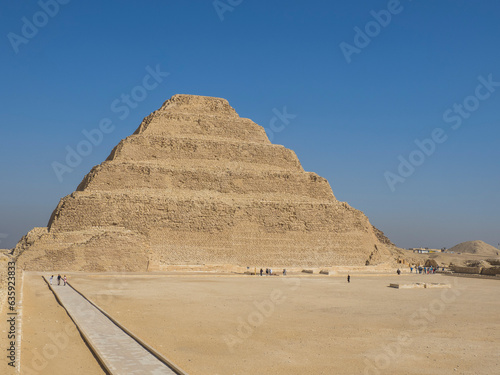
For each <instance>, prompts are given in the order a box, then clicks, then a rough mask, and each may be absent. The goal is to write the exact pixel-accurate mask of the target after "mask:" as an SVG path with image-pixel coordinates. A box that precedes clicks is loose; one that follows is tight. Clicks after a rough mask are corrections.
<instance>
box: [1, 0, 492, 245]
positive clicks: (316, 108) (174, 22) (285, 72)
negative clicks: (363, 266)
mask: <svg viewBox="0 0 500 375" xmlns="http://www.w3.org/2000/svg"><path fill="white" fill-rule="evenodd" d="M43 1H45V0H42V2H43ZM60 1H61V2H63V3H64V2H67V4H60V5H59V9H56V8H55V7H54V6H53V1H50V0H47V3H52V7H48V8H47V7H46V9H48V10H46V11H44V10H42V8H41V6H40V5H39V4H37V2H36V1H22V2H21V1H8V2H4V4H3V5H2V10H1V11H0V40H1V42H0V54H1V60H0V66H1V69H0V72H1V73H0V74H1V91H0V93H1V94H0V95H1V100H0V105H1V116H0V122H1V129H2V135H1V137H0V146H1V147H0V170H1V177H0V178H1V184H0V186H1V190H0V191H1V194H0V241H2V242H1V243H0V247H7V248H8V247H12V246H14V244H15V243H16V242H17V241H18V240H19V239H20V237H21V236H22V235H23V234H25V233H26V232H27V231H29V230H30V229H31V228H32V227H34V226H46V224H47V222H48V219H49V217H50V214H51V212H52V210H53V209H54V208H55V207H56V205H57V203H58V201H59V199H60V198H61V197H63V196H65V195H67V194H70V193H71V192H73V191H74V190H75V188H76V186H77V185H78V184H79V182H80V181H81V180H82V178H83V176H84V175H85V174H86V173H88V171H89V170H90V169H91V168H92V166H94V165H97V164H99V163H101V162H102V161H103V160H104V159H105V158H106V157H107V156H108V154H109V153H110V151H111V149H112V148H113V147H114V146H115V145H116V144H117V143H118V142H119V141H120V139H122V138H125V137H126V136H128V135H130V134H131V133H132V132H133V131H134V130H135V129H136V128H137V127H138V125H139V123H140V122H141V120H142V118H143V117H145V116H147V115H148V114H149V113H150V112H152V111H154V110H155V109H157V108H158V107H160V106H161V104H162V103H163V102H164V101H165V100H166V99H168V98H170V97H171V96H172V95H174V94H177V93H185V94H198V95H209V96H218V97H223V98H226V99H228V100H229V102H230V104H231V105H232V106H233V107H234V108H235V109H236V110H237V111H238V113H239V114H240V115H241V116H244V117H249V118H251V119H252V120H254V121H255V122H257V123H258V124H260V125H262V126H264V127H267V128H269V124H270V121H271V120H272V118H273V117H274V116H275V114H274V112H273V110H274V109H277V110H279V111H282V110H283V107H285V106H286V108H287V111H288V113H289V114H293V115H296V117H295V118H294V119H291V120H290V122H289V123H288V124H286V125H285V126H282V124H280V123H278V125H279V126H280V128H279V129H281V131H280V132H275V133H274V134H273V142H274V143H278V144H283V145H285V146H286V147H288V148H291V149H293V150H294V151H295V152H296V153H297V155H298V157H299V158H300V161H301V162H302V165H303V167H304V168H305V169H306V170H308V171H313V172H316V173H318V174H319V175H321V176H323V177H325V178H327V179H328V180H329V182H330V184H331V186H332V188H333V191H334V193H335V195H336V197H337V198H338V199H339V200H342V201H347V202H348V203H349V204H351V205H352V206H353V207H355V208H357V209H360V210H362V211H363V212H365V214H367V215H368V217H369V218H370V220H371V222H372V223H373V224H374V225H375V226H377V227H379V228H380V229H381V230H383V231H384V232H385V233H386V234H387V235H388V237H389V238H391V239H392V240H393V241H394V242H395V243H396V244H397V245H399V246H401V247H413V246H429V247H437V248H440V247H443V246H446V247H451V246H453V245H455V244H457V243H459V242H462V241H468V240H476V239H481V240H484V241H486V242H488V243H490V244H492V245H495V246H496V244H497V243H498V242H500V230H499V229H500V194H499V193H500V173H499V172H500V166H499V160H500V151H499V150H500V147H499V140H500V111H499V108H500V86H499V85H498V84H496V85H495V83H491V81H493V82H500V48H499V40H500V22H499V19H500V3H499V2H498V1H496V0H483V1H473V0H469V1H460V0H453V1H452V0H440V1H434V0H419V1H418V0H413V1H410V0H405V1H403V0H402V1H401V2H400V3H399V4H398V3H397V1H389V2H388V1H385V0H384V1H373V0H372V1H342V2H337V1H326V0H324V1H319V0H316V1H314V0H313V1H307V2H306V1H297V0H287V1H264V0H243V1H239V0H221V1H219V2H218V3H217V4H218V7H219V8H218V9H219V11H217V10H216V9H215V7H214V4H213V1H209V0H208V1H200V0H197V1H196V0H191V1H165V0H148V1H138V0H135V1H117V0H115V1H95V0H89V1H85V2H83V1H75V0H73V1H69V2H68V1H67V0H65V1H63V0H60ZM221 4H226V5H225V7H224V6H223V5H221ZM229 4H233V5H229ZM388 9H389V10H388ZM372 11H375V12H376V13H377V14H379V16H374V15H373V14H375V13H373V14H372V13H371V12H372ZM379 11H383V12H382V13H378V12H379ZM46 12H50V13H51V15H47V13H46ZM387 12H392V13H387ZM388 14H390V20H389V19H388V18H389V17H388V16H387V15H388ZM24 17H25V18H24ZM376 18H379V21H378V23H376V22H377V21H376V20H375V19H376ZM26 21H27V22H28V23H26ZM30 23H35V25H34V27H35V28H36V29H33V26H30ZM380 23H383V24H384V26H380ZM36 25H38V26H39V27H38V26H36ZM355 28H359V29H356V30H361V32H363V33H369V34H371V36H369V35H366V34H365V35H361V34H360V33H359V31H355ZM23 33H24V34H23ZM35 33H36V34H35ZM13 34H16V36H14V35H13ZM356 35H357V36H356ZM23 38H24V39H23ZM368 42H369V43H368ZM356 43H357V44H356ZM348 45H349V46H348ZM341 46H343V49H344V51H345V50H347V51H350V52H351V53H344V52H343V50H342V48H341ZM347 46H348V47H347ZM16 50H17V51H16ZM353 51H355V52H353ZM346 56H347V59H346ZM347 60H350V63H348V61H347ZM148 66H149V67H151V68H153V69H155V68H156V67H157V66H159V69H160V70H161V71H163V72H168V73H170V75H169V76H168V77H164V78H162V82H161V83H160V84H159V85H158V87H156V88H154V89H152V90H149V91H144V90H143V91H140V89H137V90H139V91H137V90H136V94H137V95H139V94H141V93H144V92H146V97H145V98H141V100H142V99H144V100H142V101H140V102H138V103H133V104H134V106H135V108H130V113H129V114H128V115H127V116H122V117H125V118H124V119H120V118H119V116H120V115H123V114H124V113H123V112H120V113H117V112H116V111H113V110H112V109H111V105H112V103H113V102H114V101H116V100H120V98H121V95H122V94H130V93H131V91H132V90H133V89H134V88H136V87H137V86H138V85H141V84H142V80H143V78H144V77H145V76H146V74H148V73H147V71H146V68H147V67H148ZM478 77H482V79H483V83H481V80H480V79H479V78H478ZM488 80H490V83H489V84H488V83H487V81H488ZM484 82H486V84H485V83H484ZM150 83H151V82H150ZM481 85H482V86H481ZM478 86H481V87H479V88H478ZM136 97H137V96H136ZM464 102H465V103H464ZM455 104H456V105H457V106H455V107H454V105H455ZM458 105H460V106H462V108H460V107H458ZM464 108H465V109H464ZM443 115H445V118H443ZM103 118H109V119H111V120H112V121H113V126H114V130H113V131H112V132H111V133H109V134H105V135H104V138H103V141H102V142H101V143H100V144H98V145H97V146H95V147H94V148H93V150H92V152H90V154H89V155H87V156H85V157H83V158H82V161H81V162H80V163H79V164H78V165H77V166H76V167H75V168H73V171H72V172H71V173H66V174H64V175H63V178H62V182H61V181H59V179H58V178H57V176H56V174H55V173H54V170H53V167H52V163H53V162H60V163H64V159H65V157H66V154H67V150H66V147H67V146H69V147H72V148H76V146H77V145H78V144H79V142H81V141H82V140H84V139H85V137H84V136H83V134H82V131H83V130H87V131H90V130H92V129H95V128H97V127H98V126H99V122H100V121H101V119H103ZM275 129H276V128H275ZM436 129H442V132H441V134H440V137H437V138H436V139H438V140H439V141H440V142H441V143H436V142H434V141H432V142H434V145H429V144H427V146H428V149H427V153H428V154H429V155H426V154H424V153H423V152H421V151H419V148H418V147H417V145H416V144H415V140H421V141H422V140H424V139H426V138H431V137H432V135H433V134H434V133H433V132H435V130H436ZM438 132H439V130H438ZM443 138H446V141H444V142H442V140H443ZM429 150H430V151H429ZM410 155H412V157H413V159H412V160H413V162H415V163H416V164H418V166H416V167H412V168H414V170H413V171H408V170H403V171H402V174H400V173H399V172H398V166H399V164H400V163H401V161H400V159H398V157H399V156H401V157H402V158H403V159H405V160H408V159H409V158H410ZM422 156H424V158H422ZM387 172H389V174H388V173H387ZM403 175H404V176H403ZM387 176H390V178H389V179H390V181H392V187H393V189H391V188H390V186H389V185H390V184H388V182H387ZM395 176H396V177H395ZM394 178H396V179H394ZM403 180H404V182H403Z"/></svg>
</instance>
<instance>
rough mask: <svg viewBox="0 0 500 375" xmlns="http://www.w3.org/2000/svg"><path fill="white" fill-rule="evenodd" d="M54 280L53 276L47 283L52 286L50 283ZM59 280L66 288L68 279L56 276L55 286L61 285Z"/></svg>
mask: <svg viewBox="0 0 500 375" xmlns="http://www.w3.org/2000/svg"><path fill="white" fill-rule="evenodd" d="M53 280H54V275H52V276H50V279H49V282H50V285H52V281H53ZM61 280H62V281H63V283H64V284H63V285H64V286H66V284H67V282H68V279H67V278H66V275H64V276H63V277H61V275H57V285H61Z"/></svg>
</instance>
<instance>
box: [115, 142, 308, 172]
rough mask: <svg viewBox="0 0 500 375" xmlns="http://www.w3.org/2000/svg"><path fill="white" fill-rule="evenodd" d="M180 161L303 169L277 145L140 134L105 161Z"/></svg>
mask: <svg viewBox="0 0 500 375" xmlns="http://www.w3.org/2000/svg"><path fill="white" fill-rule="evenodd" d="M183 159H189V160H213V161H233V162H245V163H254V164H259V165H262V168H266V166H271V167H279V168H284V169H288V170H291V171H302V170H303V169H302V166H301V165H300V162H299V159H298V158H297V155H295V153H294V152H293V151H292V150H289V149H287V148H285V147H283V146H280V145H273V144H263V143H251V142H247V143H245V142H230V141H224V140H204V139H195V138H193V139H190V138H168V137H159V136H143V135H132V136H130V137H128V138H126V139H124V140H123V141H121V142H120V143H119V144H118V146H117V147H115V149H114V150H113V151H112V152H111V154H110V156H109V157H108V159H107V160H108V161H111V160H117V161H127V160H128V161H148V160H150V161H151V160H156V161H158V162H159V163H161V162H162V161H169V162H172V161H177V160H183Z"/></svg>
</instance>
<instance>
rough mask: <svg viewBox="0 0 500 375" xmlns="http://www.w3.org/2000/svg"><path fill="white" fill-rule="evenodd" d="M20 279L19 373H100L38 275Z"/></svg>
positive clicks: (24, 374) (77, 334)
mask: <svg viewBox="0 0 500 375" xmlns="http://www.w3.org/2000/svg"><path fill="white" fill-rule="evenodd" d="M24 283H25V285H24V291H23V293H24V296H23V297H24V298H23V299H24V301H23V335H22V349H21V351H22V354H21V369H22V372H21V373H22V374H23V375H31V374H40V375H42V374H47V375H54V374H74V375H77V374H85V375H94V374H95V375H98V374H104V372H103V370H102V369H101V367H100V366H99V364H98V363H97V361H96V360H95V358H94V357H93V355H92V354H91V353H90V351H89V350H88V348H87V346H86V345H85V343H84V341H83V339H82V338H81V336H80V334H79V333H78V331H77V330H76V328H75V325H74V324H73V322H72V321H71V319H70V318H69V317H68V315H67V314H66V311H65V310H64V309H63V308H62V307H61V306H60V305H59V304H58V303H57V301H56V299H55V298H54V295H53V294H52V292H51V291H50V290H49V288H48V287H47V285H46V284H45V282H44V281H43V280H42V278H41V276H39V275H36V274H32V273H26V274H25V277H24ZM60 288H63V287H62V286H61V287H60Z"/></svg>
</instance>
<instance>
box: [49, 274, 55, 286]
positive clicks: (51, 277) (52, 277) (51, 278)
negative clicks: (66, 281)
mask: <svg viewBox="0 0 500 375" xmlns="http://www.w3.org/2000/svg"><path fill="white" fill-rule="evenodd" d="M52 280H54V275H52V276H50V279H49V282H50V285H52Z"/></svg>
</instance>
